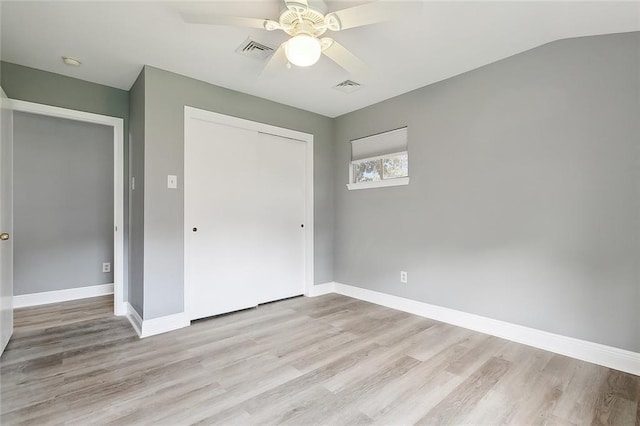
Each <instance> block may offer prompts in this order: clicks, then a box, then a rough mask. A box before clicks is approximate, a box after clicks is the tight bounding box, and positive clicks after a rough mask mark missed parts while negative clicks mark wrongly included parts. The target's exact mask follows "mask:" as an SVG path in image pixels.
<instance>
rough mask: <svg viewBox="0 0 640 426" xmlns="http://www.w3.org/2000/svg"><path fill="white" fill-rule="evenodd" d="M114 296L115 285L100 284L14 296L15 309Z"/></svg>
mask: <svg viewBox="0 0 640 426" xmlns="http://www.w3.org/2000/svg"><path fill="white" fill-rule="evenodd" d="M107 294H113V284H100V285H92V286H88V287H78V288H69V289H66V290H56V291H45V292H42V293H31V294H18V295H14V296H13V307H14V308H25V307H28V306H38V305H47V304H49V303H58V302H68V301H69V300H78V299H86V298H88V297H96V296H105V295H107Z"/></svg>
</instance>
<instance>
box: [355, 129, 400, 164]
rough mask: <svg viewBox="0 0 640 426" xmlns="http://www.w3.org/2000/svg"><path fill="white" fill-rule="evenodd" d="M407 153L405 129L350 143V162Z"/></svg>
mask: <svg viewBox="0 0 640 426" xmlns="http://www.w3.org/2000/svg"><path fill="white" fill-rule="evenodd" d="M401 151H407V128H406V127H403V128H401V129H396V130H391V131H388V132H384V133H379V134H377V135H373V136H367V137H364V138H360V139H354V140H352V141H351V161H355V160H361V159H363V158H369V157H377V156H380V155H387V154H393V153H394V152H401Z"/></svg>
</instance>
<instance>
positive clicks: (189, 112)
mask: <svg viewBox="0 0 640 426" xmlns="http://www.w3.org/2000/svg"><path fill="white" fill-rule="evenodd" d="M190 120H203V121H208V122H211V123H215V124H222V125H225V126H231V127H238V128H241V129H246V130H254V131H257V132H259V133H267V134H270V135H275V136H281V137H284V138H289V139H295V140H299V141H301V142H304V143H305V145H306V156H305V166H306V171H305V174H306V176H305V203H304V210H305V213H304V215H305V226H304V281H305V282H304V295H305V296H310V295H311V294H312V291H313V285H314V282H313V281H314V271H313V266H314V262H313V248H314V247H313V236H314V225H313V207H314V198H313V135H312V134H310V133H304V132H299V131H297V130H291V129H286V128H283V127H277V126H272V125H270V124H264V123H259V122H257V121H251V120H247V119H244V118H238V117H233V116H231V115H225V114H220V113H217V112H212V111H207V110H204V109H200V108H195V107H191V106H185V107H184V151H183V179H184V176H186V168H187V164H186V158H187V156H186V153H187V144H188V141H189V137H190V132H189V121H190ZM187 185H188V182H187V180H186V179H184V187H185V189H184V192H183V194H184V224H183V238H184V243H183V247H184V268H183V269H184V312H185V314H186V315H187V317H188V318H189V319H190V318H191V312H192V310H191V307H190V306H189V303H190V300H191V282H190V271H189V267H188V265H189V264H190V247H189V244H188V241H189V236H190V230H191V227H190V224H189V223H187V221H188V218H189V217H190V214H189V211H188V209H187V206H189V203H188V202H189V200H188V197H187V191H186V186H187Z"/></svg>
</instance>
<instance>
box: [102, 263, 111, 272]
mask: <svg viewBox="0 0 640 426" xmlns="http://www.w3.org/2000/svg"><path fill="white" fill-rule="evenodd" d="M102 272H111V264H110V263H103V264H102Z"/></svg>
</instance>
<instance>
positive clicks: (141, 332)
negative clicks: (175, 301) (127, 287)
mask: <svg viewBox="0 0 640 426" xmlns="http://www.w3.org/2000/svg"><path fill="white" fill-rule="evenodd" d="M126 306H127V314H126V315H127V319H128V320H129V322H130V323H131V325H132V326H133V329H134V330H135V331H136V333H137V334H138V337H140V338H141V339H143V338H145V337H150V336H155V335H156V334H161V333H167V332H169V331H173V330H178V329H179V328H184V327H188V326H189V325H190V324H191V322H190V321H189V320H188V318H187V316H186V314H185V313H184V312H180V313H177V314H173V315H167V316H164V317H160V318H153V319H150V320H144V319H142V317H140V314H139V313H138V312H137V311H136V310H135V309H134V308H133V306H131V305H130V304H129V302H126Z"/></svg>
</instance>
